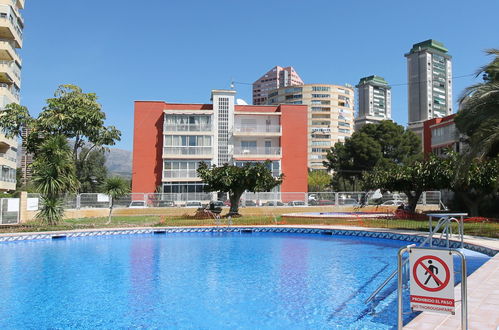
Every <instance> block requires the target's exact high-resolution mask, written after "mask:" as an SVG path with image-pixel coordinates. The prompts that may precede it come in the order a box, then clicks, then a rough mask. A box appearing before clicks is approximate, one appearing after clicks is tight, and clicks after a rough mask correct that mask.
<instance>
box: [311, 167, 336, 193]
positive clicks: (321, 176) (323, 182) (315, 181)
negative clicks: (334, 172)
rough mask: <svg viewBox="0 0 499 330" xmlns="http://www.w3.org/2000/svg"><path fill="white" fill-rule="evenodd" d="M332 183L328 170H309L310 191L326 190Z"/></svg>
mask: <svg viewBox="0 0 499 330" xmlns="http://www.w3.org/2000/svg"><path fill="white" fill-rule="evenodd" d="M330 185H331V176H330V175H329V174H328V173H327V172H326V171H310V172H308V191H309V192H310V191H326V190H327V189H328V187H329V186H330Z"/></svg>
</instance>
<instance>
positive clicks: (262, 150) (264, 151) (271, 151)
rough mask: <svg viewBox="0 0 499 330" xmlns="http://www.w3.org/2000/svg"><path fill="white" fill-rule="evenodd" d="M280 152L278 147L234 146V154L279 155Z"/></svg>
mask: <svg viewBox="0 0 499 330" xmlns="http://www.w3.org/2000/svg"><path fill="white" fill-rule="evenodd" d="M280 154H281V148H280V147H235V148H234V155H242V156H252V155H268V156H279V155H280Z"/></svg>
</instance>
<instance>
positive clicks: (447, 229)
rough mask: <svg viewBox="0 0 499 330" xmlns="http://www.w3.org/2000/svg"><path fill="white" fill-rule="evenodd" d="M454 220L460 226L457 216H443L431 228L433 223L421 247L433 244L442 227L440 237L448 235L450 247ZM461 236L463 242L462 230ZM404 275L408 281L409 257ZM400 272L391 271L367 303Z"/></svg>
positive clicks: (405, 263) (404, 266) (404, 264)
mask: <svg viewBox="0 0 499 330" xmlns="http://www.w3.org/2000/svg"><path fill="white" fill-rule="evenodd" d="M452 222H457V223H458V226H459V221H458V220H457V219H456V218H448V217H447V218H446V217H442V218H440V219H439V220H438V222H437V225H436V226H435V228H431V224H430V233H429V234H428V237H426V239H425V240H424V241H423V242H422V243H421V244H420V245H419V247H424V246H425V245H426V244H428V243H430V247H431V246H433V244H432V242H433V236H434V234H435V233H438V231H439V230H440V229H441V228H442V233H441V234H440V239H442V238H443V237H444V235H445V237H446V240H447V242H446V246H447V247H449V234H450V235H452V227H451V224H452ZM459 234H460V236H461V242H462V238H463V236H462V235H463V233H462V232H460V233H459ZM402 272H403V273H402V276H403V279H404V283H406V282H408V280H409V259H408V258H407V259H405V260H404V261H403V263H402ZM397 273H398V270H395V271H394V272H393V273H391V274H390V275H389V276H388V277H387V278H386V279H385V280H384V281H383V283H381V285H380V286H378V288H377V289H376V290H374V291H373V293H371V295H370V296H369V298H367V299H366V301H364V303H365V304H368V303H370V302H371V301H373V300H374V299H375V298H376V295H377V294H378V293H380V291H381V290H383V289H384V288H385V286H387V285H388V283H390V281H391V280H392V279H393V278H394V277H395V276H396V275H397Z"/></svg>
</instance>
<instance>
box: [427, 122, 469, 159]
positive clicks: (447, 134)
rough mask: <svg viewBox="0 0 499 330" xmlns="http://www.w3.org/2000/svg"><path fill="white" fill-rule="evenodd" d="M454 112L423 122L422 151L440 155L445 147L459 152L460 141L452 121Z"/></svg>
mask: <svg viewBox="0 0 499 330" xmlns="http://www.w3.org/2000/svg"><path fill="white" fill-rule="evenodd" d="M455 116H456V114H452V115H450V116H446V117H442V118H433V119H429V120H426V121H425V122H424V123H423V152H424V154H425V155H427V154H429V153H434V154H436V155H442V154H444V153H445V151H446V150H447V149H449V148H450V149H452V150H454V151H456V152H460V151H461V149H462V143H461V142H460V134H459V132H458V130H457V128H456V124H455V123H454V117H455Z"/></svg>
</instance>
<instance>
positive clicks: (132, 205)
mask: <svg viewBox="0 0 499 330" xmlns="http://www.w3.org/2000/svg"><path fill="white" fill-rule="evenodd" d="M128 207H129V208H131V209H144V208H146V207H147V205H146V202H145V201H132V202H131V203H130V205H128Z"/></svg>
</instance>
